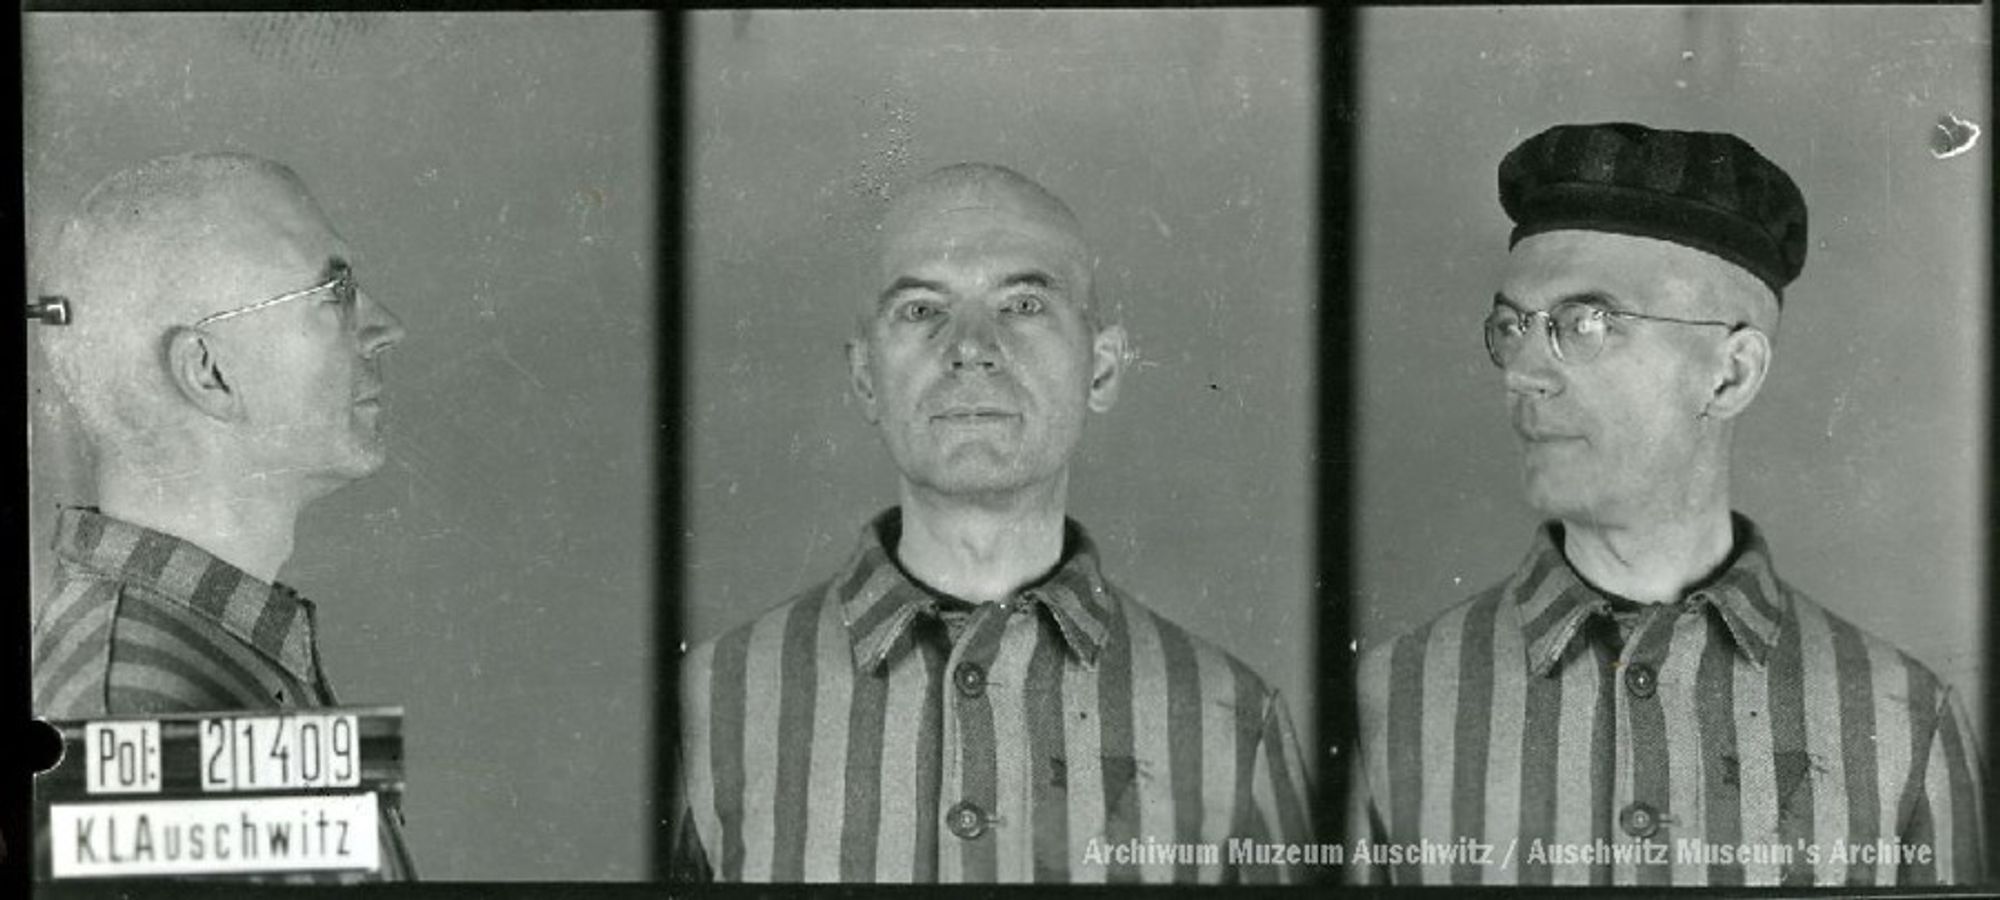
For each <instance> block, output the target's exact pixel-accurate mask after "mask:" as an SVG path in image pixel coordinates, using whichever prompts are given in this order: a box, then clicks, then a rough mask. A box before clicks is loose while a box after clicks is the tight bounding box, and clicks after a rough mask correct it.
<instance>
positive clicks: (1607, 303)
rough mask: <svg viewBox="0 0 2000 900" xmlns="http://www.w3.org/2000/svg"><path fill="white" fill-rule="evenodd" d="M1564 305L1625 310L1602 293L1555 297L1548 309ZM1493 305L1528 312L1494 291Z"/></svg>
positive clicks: (1502, 292)
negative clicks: (1577, 304) (1583, 304)
mask: <svg viewBox="0 0 2000 900" xmlns="http://www.w3.org/2000/svg"><path fill="white" fill-rule="evenodd" d="M1564 303H1585V304H1589V305H1591V306H1600V307H1603V308H1605V309H1614V310H1615V309H1624V308H1625V304H1623V303H1619V302H1618V298H1617V297H1613V296H1611V295H1610V294H1607V293H1605V292H1603V291H1580V292H1578V293H1574V294H1564V295H1563V296H1561V297H1557V298H1556V302H1554V303H1551V304H1549V308H1550V309H1554V308H1555V307H1557V306H1561V305H1562V304H1564ZM1493 305H1494V306H1507V307H1512V308H1514V309H1518V310H1520V311H1522V312H1527V311H1528V307H1527V306H1525V305H1523V304H1522V303H1521V302H1520V301H1518V300H1515V299H1514V298H1512V297H1509V296H1507V294H1506V292H1505V291H1495V292H1494V293H1493Z"/></svg>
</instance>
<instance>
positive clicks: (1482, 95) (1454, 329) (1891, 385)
mask: <svg viewBox="0 0 2000 900" xmlns="http://www.w3.org/2000/svg"><path fill="white" fill-rule="evenodd" d="M1986 15H1987V8H1986V7H1980V8H1917V7H1910V8H1903V9H1893V10H1884V9H1861V8H1843V9H1828V8H1813V7H1804V6H1801V7H1791V8H1759V9H1749V8H1743V9H1722V10H1718V9H1613V8H1608V7H1607V8H1593V9H1459V10H1430V9H1399V10H1390V9H1373V10H1367V11H1365V12H1363V13H1362V14H1361V17H1360V18H1361V25H1362V32H1361V34H1362V46H1363V47H1364V48H1365V53H1364V54H1363V60H1364V62H1363V75H1362V82H1361V89H1360V94H1359V100H1360V107H1361V110H1362V118H1361V121H1360V125H1359V129H1358V135H1357V136H1358V140H1359V147H1360V152H1361V160H1360V163H1361V168H1360V179H1359V187H1358V197H1359V199H1360V206H1359V208H1358V209H1357V221H1358V226H1359V227H1358V233H1359V234H1360V263H1359V274H1360V279H1359V288H1360V299H1361V301H1362V302H1361V306H1360V310H1361V313H1360V320H1359V323H1358V326H1357V327H1358V339H1359V342H1360V345H1361V348H1362V354H1361V359H1362V366H1361V375H1362V381H1361V385H1362V388H1361V391H1362V393H1361V405H1360V409H1359V410H1358V412H1359V422H1360V427H1361V432H1360V437H1359V440H1360V444H1359V446H1360V448H1361V467H1360V485H1359V495H1358V496H1359V499H1360V507H1359V509H1358V510H1357V518H1356V520H1355V530H1354V534H1355V535H1356V539H1357V541H1358V551H1359V555H1358V559H1359V565H1360V570H1359V571H1358V572H1357V573H1356V576H1357V577H1356V586H1357V588H1358V590H1359V598H1358V599H1359V611H1358V614H1357V637H1360V638H1361V639H1362V641H1363V644H1364V646H1365V645H1366V644H1369V643H1373V642H1375V641H1379V640H1382V639H1385V638H1387V637H1389V636H1391V635H1393V634H1395V633H1397V632H1399V631H1401V630H1403V629H1405V628H1408V627H1411V626H1413V625H1415V624H1417V623H1419V622H1420V621H1422V620H1424V619H1426V618H1428V617H1430V616H1432V615H1433V614H1435V613H1437V612H1439V611H1441V610H1442V609H1444V608H1445V607H1447V606H1449V605H1451V604H1453V603H1456V602H1457V601H1459V600H1461V599H1463V598H1465V597H1466V596H1469V595H1470V594H1471V593H1472V592H1473V591H1475V590H1477V589H1480V588H1483V587H1485V586H1486V585H1489V584H1491V583H1493V582H1495V581H1498V580H1499V579H1501V578H1503V577H1505V576H1506V575H1507V574H1508V573H1509V572H1511V571H1512V570H1513V568H1514V566H1515V565H1517V564H1518V562H1519V560H1520V558H1521V555H1522V554H1523V553H1525V552H1526V550H1527V547H1528V543H1529V540H1530V537H1531V532H1532V529H1533V528H1534V525H1535V521H1536V519H1535V516H1534V515H1533V514H1532V513H1531V511H1530V510H1529V509H1528V507H1527V505H1526V503H1525V502H1524V501H1523V500H1522V499H1521V492H1520V470H1519V463H1520V457H1519V452H1518V450H1517V447H1516V445H1515V442H1514V439H1513V435H1512V433H1511V432H1510V431H1509V429H1508V425H1507V420H1506V416H1505V413H1504V409H1503V405H1502V396H1503V394H1502V390H1501V387H1500V382H1499V376H1498V373H1497V371H1496V370H1494V369H1493V367H1492V364H1491V362H1489V361H1488V360H1487V358H1486V354H1485V352H1484V350H1483V349H1482V348H1481V345H1480V338H1479V323H1480V319H1481V317H1482V316H1483V315H1484V314H1485V312H1486V310H1487V309H1488V308H1489V306H1490V305H1491V297H1492V294H1493V289H1494V285H1495V283H1496V278H1497V275H1498V272H1499V265H1500V263H1501V262H1502V261H1503V259H1504V256H1505V252H1506V236H1507V231H1508V227H1509V226H1508V223H1507V219H1506V216H1505V214H1504V213H1503V212H1502V211H1501V209H1500V205H1499V201H1498V198H1497V193H1496V188H1495V183H1494V170H1495V167H1496V166H1497V165H1498V163H1499V161H1500V158H1501V157H1502V156H1503V155H1505V154H1506V152H1507V150H1508V149H1510V148H1511V147H1513V146H1514V145H1515V144H1516V143H1517V142H1519V141H1521V140H1523V139H1525V138H1527V137H1529V136H1530V135H1533V134H1535V133H1536V132H1539V131H1541V130H1542V129H1543V128H1545V127H1547V126H1549V125H1553V124H1556V123H1558V122H1564V121H1585V122H1587V121H1607V120H1621V119H1631V120H1637V121H1642V122H1646V123H1648V124H1653V125H1656V126H1661V127H1675V128H1697V129H1703V130H1722V131H1731V132H1735V133H1737V134H1739V135H1741V136H1743V137H1744V138H1746V139H1747V140H1749V141H1750V143H1751V144H1753V145H1755V146H1756V147H1757V148H1758V149H1759V150H1761V151H1762V152H1763V153H1764V154H1765V155H1767V156H1769V157H1771V158H1772V159H1773V160H1775V161H1777V162H1778V163H1779V164H1780V165H1781V166H1783V167H1784V168H1785V169H1786V170H1787V171H1789V172H1790V173H1791V174H1792V176H1793V178H1794V179H1795V180H1797V181H1798V183H1799V185H1800V187H1801V188H1802V189H1803V190H1804V192H1805V195H1806V198H1807V203H1808V205H1809V207H1810V213H1811V221H1810V228H1811V247H1810V251H1809V253H1808V255H1807V259H1806V266H1805V272H1804V274H1803V276H1802V277H1801V278H1800V279H1799V280H1798V281H1797V282H1795V283H1794V284H1793V285H1792V286H1791V288H1790V289H1789V290H1788V291H1787V294H1786V303H1785V314H1784V326H1783V329H1782V333H1781V334H1780V336H1779V339H1778V344H1777V357H1776V364H1775V368H1774V369H1773V371H1772V373H1771V376H1770V380H1769V381H1768V382H1766V384H1765V387H1764V391H1763V394H1762V395H1761V396H1760V397H1759V398H1758V399H1757V401H1756V404H1755V405H1754V406H1753V407H1752V408H1751V409H1750V411H1749V413H1748V414H1747V417H1746V418H1745V420H1744V421H1743V424H1742V427H1740V428H1739V429H1738V431H1737V445H1736V446H1737V456H1736V459H1737V468H1736V472H1735V493H1734V495H1733V498H1734V501H1735V504H1736V507H1737V508H1738V509H1740V510H1743V511H1744V512H1747V513H1748V514H1749V515H1750V516H1751V517H1752V518H1754V519H1755V520H1756V521H1757V522H1758V523H1759V525H1761V526H1762V527H1763V528H1764V530H1765V532H1766V534H1767V536H1768V538H1769V540H1770V543H1771V547H1772V552H1773V554H1774V559H1775V562H1776V564H1777V567H1778V572H1779V575H1780V576H1781V577H1783V578H1785V579H1787V580H1789V581H1791V582H1792V583H1793V584H1795V585H1797V586H1798V587H1800V588H1802V589H1804V590H1805V591H1806V592H1807V593H1809V594H1811V595H1812V596H1813V597H1814V598H1815V599H1817V600H1819V601H1820V602H1822V603H1823V604H1825V605H1826V606H1827V607H1829V608H1831V609H1833V610H1834V611H1836V612H1837V613H1839V614H1841V615H1843V616H1846V617H1847V618H1848V619H1849V620H1850V621H1853V622H1855V623H1856V624H1858V625H1861V626H1862V627H1864V628H1866V629H1868V630H1870V631H1873V632H1874V633H1876V634H1878V635H1881V636H1883V637H1885V638H1887V639H1889V640H1890V641H1892V642H1894V643H1896V644H1898V645H1899V646H1901V647H1902V648H1904V649H1905V650H1907V651H1909V652H1910V653H1912V654H1914V655H1916V656H1917V657H1919V658H1921V659H1923V660H1924V661H1926V662H1927V663H1929V664H1930V665H1931V666H1932V667H1933V668H1935V669H1937V670H1938V672H1939V673H1940V674H1942V675H1943V676H1944V677H1945V678H1946V679H1948V680H1949V681H1950V682H1951V683H1952V684H1953V685H1955V686H1956V687H1957V689H1958V690H1959V691H1960V692H1962V693H1963V695H1964V696H1965V698H1966V699H1967V705H1968V706H1970V707H1972V708H1973V709H1974V710H1978V709H1979V708H1980V707H1982V706H1983V703H1982V702H1981V698H1983V697H1984V696H1985V694H1984V692H1983V691H1981V690H1979V689H1978V688H1979V686H1980V685H1981V684H1982V682H1981V680H1980V679H1981V674H1982V673H1981V655H1980V639H1979V635H1980V633H1981V619H1980V606H1981V599H1980V598H1981V597H1982V595H1983V589H1982V579H1983V568H1982V567H1983V566H1984V565H1985V557H1984V553H1983V551H1982V541H1983V519H1982V509H1981V505H1982V504H1981V503H1980V501H1979V499H1978V498H1979V497H1980V496H1981V493H1982V491H1983V487H1984V482H1983V480H1982V468H1983V460H1984V459H1985V452H1984V444H1983V441H1984V440H1985V439H1986V435H1985V432H1984V429H1982V428H1981V426H1980V422H1981V421H1982V420H1983V418H1984V411H1985V409H1986V405H1985V395H1984V388H1983V385H1984V384H1985V379H1986V368H1985V365H1986V363H1985V360H1986V358H1987V347H1988V345H1989V338H1988V335H1989V331H1990V327H1991V324H1990V323H1991V320H1990V318H1989V316H1988V313H1987V310H1988V301H1987V297H1988V288H1989V281H1988V277H1989V276H1988V270H1987V267H1986V261H1987V250H1986V248H1987V246H1988V244H1987V233H1988V231H1987V229H1988V228H1989V224H1990V223H1988V221H1987V219H1986V214H1985V210H1986V208H1987V204H1988V202H1989V201H1990V197H1991V194H1990V191H1991V186H1990V185H1989V184H1988V173H1989V171H1990V167H1991V165H1992V157H1991V155H1990V154H1991V152H1992V150H1991V148H1992V138H1993V123H1991V122H1986V121H1978V124H1979V126H1980V127H1981V128H1983V129H1985V130H1986V132H1987V134H1986V135H1985V136H1984V137H1982V138H1981V142H1980V144H1978V145H1977V146H1975V148H1974V149H1973V150H1972V151H1971V152H1968V153H1965V154H1963V155H1960V156H1957V157H1955V158H1951V159H1944V160H1939V159H1935V158H1933V157H1932V153H1931V149H1930V147H1931V141H1932V136H1933V134H1934V133H1935V129H1934V127H1933V125H1934V123H1935V122H1936V121H1937V120H1938V118H1939V116H1940V115H1942V114H1944V113H1947V112H1953V113H1956V114H1957V115H1959V116H1961V117H1965V118H1969V119H1974V120H1982V119H1983V117H1984V115H1985V110H1986V109H1987V108H1988V103H1989V101H1988V91H1989V87H1988V81H1987V77H1988V76H1987V72H1988V71H1989V60H1990V55H1991V48H1990V45H1989V44H1988V43H1987V41H1988V35H1989V34H1990V32H1989V29H1988V25H1987V20H1986ZM1974 715H1978V712H1976V711H1975V712H1974ZM1986 745H1987V746H1989V747H1990V742H1987V743H1986Z"/></svg>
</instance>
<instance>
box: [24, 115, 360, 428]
mask: <svg viewBox="0 0 2000 900" xmlns="http://www.w3.org/2000/svg"><path fill="white" fill-rule="evenodd" d="M320 230H330V226H327V225H326V224H325V217H324V215H322V214H321V213H320V211H319V207H318V205H317V204H316V203H314V202H313V200H312V198H311V196H310V195H309V194H307V193H306V189H305V186H304V185H303V184H302V183H301V182H300V181H299V178H298V176H297V175H295V174H293V173H292V171H291V170H290V169H287V168H286V167H284V166H282V165H279V164H278V163H275V162H271V161H269V160H265V159H260V158H258V157H254V156H247V155H241V154H198V155H182V156H171V157H164V158H161V159H155V160H152V161H150V162H146V163H143V164H141V165H139V166H136V167H134V168H132V169H128V170H126V171H123V172H119V173H117V174H115V175H112V176H110V177H109V178H106V179H105V180H104V181H102V182H100V183H99V184H98V185H97V186H96V187H94V188H92V189H91V190H90V192H89V193H88V194H86V195H85V196H84V198H83V200H82V202H81V203H79V204H78V209H77V212H76V214H75V215H74V216H73V217H72V218H70V219H69V220H68V221H66V222H65V223H63V225H62V226H61V228H60V229H58V230H57V232H56V233H55V235H54V236H53V240H51V241H50V243H49V245H48V248H47V252H46V254H45V255H44V256H43V258H42V259H41V260H39V262H40V265H38V266H37V267H36V268H37V272H36V275H37V278H36V290H37V293H38V294H40V295H43V296H62V297H66V298H68V299H69V301H70V305H71V308H72V316H73V320H72V322H71V324H69V325H66V326H62V327H55V328H46V329H41V330H40V331H39V332H38V337H39V339H40V342H41V344H42V346H43V348H44V351H45V353H46V355H47V358H48V360H49V364H50V367H51V369H52V370H53V372H54V375H55V379H56V383H57V384H58V386H59V387H60V388H61V390H62V392H63V394H64V395H65V396H66V397H67V398H69V400H70V402H71V403H72V405H73V406H74V407H75V409H76V410H77V412H78V417H79V419H80V421H81V423H82V425H83V428H84V430H85V432H86V433H87V434H88V435H89V436H90V438H91V440H92V442H93V443H94V444H95V445H96V446H97V448H98V450H99V452H100V453H102V454H105V455H107V456H112V457H118V456H128V455H143V456H148V457H152V458H155V459H157V460H160V461H162V462H165V461H166V460H167V459H170V458H171V457H173V456H174V455H175V454H177V453H181V452H184V451H185V449H186V448H185V447H183V446H181V444H182V443H184V442H183V441H181V440H180V437H181V436H182V435H181V432H182V431H183V429H184V428H185V426H186V424H187V422H186V420H187V419H188V417H189V416H190V415H191V413H190V412H189V411H188V410H186V409H184V408H183V406H184V404H181V403H178V402H176V389H175V388H174V386H173V384H172V382H171V380H170V378H169V376H168V373H167V370H166V366H165V361H164V349H163V348H164V339H165V337H166V335H167V333H168V332H169V330H171V329H173V328H175V327H177V326H182V325H187V324H189V323H191V322H193V321H195V320H196V319H198V318H200V317H201V316H203V315H206V314H208V313H212V312H216V311H219V310H223V309H227V308H230V307H233V306H237V305H240V304H243V303H245V302H250V301H255V300H257V299H260V296H259V293H258V292H259V291H263V290H266V286H267V285H269V286H273V287H274V288H275V289H273V290H272V291H271V293H276V292H278V291H282V290H284V289H286V288H287V287H296V283H295V280H296V278H297V275H296V272H297V271H299V270H300V267H302V266H303V267H306V268H307V270H309V271H317V269H318V267H319V266H320V265H321V262H320V261H316V260H312V259H310V258H308V257H307V255H306V254H305V253H304V252H303V251H302V250H301V249H300V248H301V247H302V246H303V245H304V244H305V243H306V240H305V238H307V237H310V236H312V235H313V234H315V233H316V232H317V231H320ZM288 279H289V280H288ZM266 296H268V295H266Z"/></svg>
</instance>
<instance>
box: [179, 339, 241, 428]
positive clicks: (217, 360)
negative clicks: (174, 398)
mask: <svg viewBox="0 0 2000 900" xmlns="http://www.w3.org/2000/svg"><path fill="white" fill-rule="evenodd" d="M166 341H167V346H166V357H167V359H166V362H167V378H168V380H170V381H172V382H173V383H174V387H175V388H178V389H179V390H180V392H181V396H182V397H185V398H186V399H187V401H188V402H189V403H191V404H193V405H194V408H196V409H198V410H201V411H202V413H203V414H204V415H207V416H208V417H209V418H212V419H217V420H220V421H224V422H240V421H242V420H243V417H244V413H245V410H244V406H243V394H242V393H241V392H239V391H237V390H236V389H235V387H234V386H232V385H231V384H230V382H229V378H228V377H227V376H225V375H224V374H223V372H222V356H221V354H220V353H219V352H218V348H217V347H216V346H215V342H214V340H213V339H212V338H210V337H209V336H208V335H206V334H203V333H202V332H201V331H200V330H198V329H194V328H185V327H183V328H175V329H173V330H172V331H169V332H167V338H166Z"/></svg>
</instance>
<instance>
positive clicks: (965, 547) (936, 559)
mask: <svg viewBox="0 0 2000 900" xmlns="http://www.w3.org/2000/svg"><path fill="white" fill-rule="evenodd" d="M1063 494H1064V491H1063V490H1062V487H1061V486H1060V485H1057V486H1054V489H1053V490H1050V491H1038V492H1035V493H1033V494H1031V495H1029V496H1023V497H1019V498H1014V500H1013V501H1012V502H1007V503H999V504H995V503H990V502H989V503H984V504H968V503H962V502H954V500H953V499H952V498H949V497H941V496H939V495H936V494H933V493H929V492H925V491H921V490H916V489H913V488H912V487H911V486H910V485H908V484H905V485H904V486H903V506H902V510H903V516H902V521H903V530H902V536H901V537H900V538H898V540H897V542H896V546H895V547H894V548H893V550H894V552H895V554H896V559H897V560H898V561H899V562H901V563H902V564H903V568H904V569H905V570H907V571H908V572H909V573H910V574H911V575H912V576H914V577H915V578H916V579H917V580H919V581H922V582H923V583H925V584H927V585H930V586H931V587H933V588H936V589H937V590H940V591H943V592H945V593H947V594H950V595H952V596H954V597H958V598H960V599H963V600H969V601H972V602H975V603H986V602H990V601H994V600H1002V599H1005V598H1006V597H1008V596H1009V595H1011V594H1012V593H1013V592H1014V591H1016V590H1018V589H1019V588H1020V587H1021V586H1022V585H1025V584H1028V583H1029V582H1032V581H1034V580H1035V579H1037V578H1040V577H1042V575H1044V574H1046V573H1047V572H1048V571H1049V570H1050V569H1052V568H1054V567H1055V565H1056V563H1057V561H1059V560H1060V559H1061V558H1062V549H1063Z"/></svg>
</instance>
